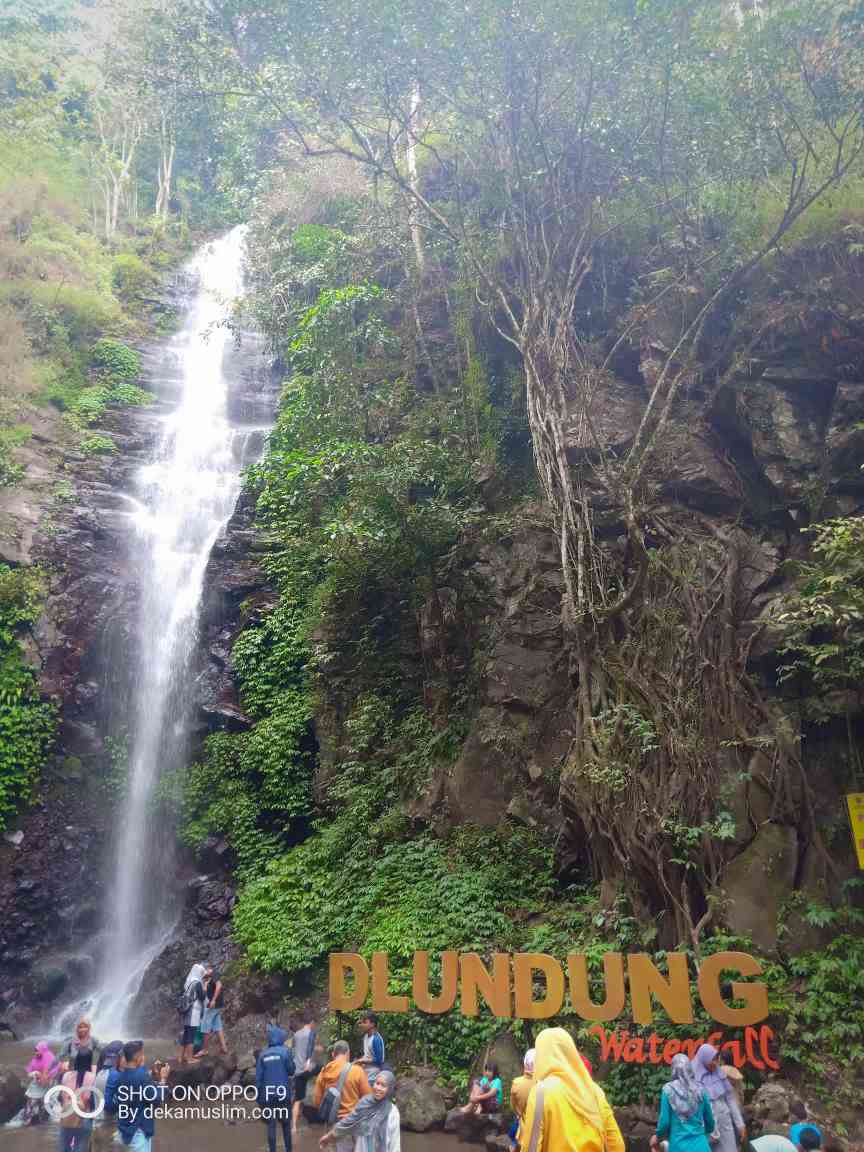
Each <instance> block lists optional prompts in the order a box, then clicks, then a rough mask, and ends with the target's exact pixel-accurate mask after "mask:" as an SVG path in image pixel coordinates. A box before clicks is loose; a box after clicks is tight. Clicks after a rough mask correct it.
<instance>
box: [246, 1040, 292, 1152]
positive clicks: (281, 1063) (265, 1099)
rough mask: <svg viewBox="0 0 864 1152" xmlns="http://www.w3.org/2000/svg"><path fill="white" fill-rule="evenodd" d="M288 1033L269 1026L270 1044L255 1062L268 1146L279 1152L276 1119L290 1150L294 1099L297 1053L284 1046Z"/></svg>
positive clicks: (257, 1088)
mask: <svg viewBox="0 0 864 1152" xmlns="http://www.w3.org/2000/svg"><path fill="white" fill-rule="evenodd" d="M286 1035H287V1034H286V1033H285V1032H283V1030H282V1029H281V1028H279V1027H277V1025H276V1024H271V1025H270V1027H269V1028H268V1029H267V1047H266V1048H265V1049H264V1050H263V1051H262V1052H261V1053H260V1055H259V1056H258V1061H257V1063H256V1065H255V1088H256V1091H257V1095H258V1105H259V1107H260V1108H262V1109H263V1110H264V1119H265V1120H266V1122H267V1146H268V1148H269V1150H270V1152H276V1122H277V1121H278V1122H279V1124H280V1125H281V1127H282V1139H283V1140H284V1141H285V1152H291V1099H292V1095H293V1092H294V1057H293V1056H292V1054H291V1053H290V1052H289V1051H288V1049H287V1048H286V1047H285V1039H286Z"/></svg>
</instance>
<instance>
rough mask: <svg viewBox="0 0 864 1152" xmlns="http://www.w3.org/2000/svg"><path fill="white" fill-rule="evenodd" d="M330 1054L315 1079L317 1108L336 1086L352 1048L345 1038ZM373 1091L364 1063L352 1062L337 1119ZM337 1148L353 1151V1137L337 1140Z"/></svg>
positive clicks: (351, 1109)
mask: <svg viewBox="0 0 864 1152" xmlns="http://www.w3.org/2000/svg"><path fill="white" fill-rule="evenodd" d="M330 1056H331V1059H330V1063H329V1064H325V1065H324V1067H323V1068H322V1069H321V1071H320V1072H319V1073H318V1079H317V1080H316V1081H315V1094H314V1096H313V1097H312V1101H313V1103H314V1105H315V1107H316V1108H320V1107H321V1101H322V1100H323V1099H324V1093H325V1092H326V1091H327V1089H328V1088H335V1087H336V1084H337V1082H338V1080H339V1075H340V1073H341V1072H342V1069H343V1068H344V1067H345V1065H346V1064H348V1063H349V1062H350V1059H351V1049H350V1048H349V1047H348V1044H347V1043H346V1042H345V1041H344V1040H337V1041H336V1043H335V1044H334V1045H333V1047H332V1048H331V1049H330ZM371 1091H372V1090H371V1089H370V1087H369V1080H368V1078H367V1076H366V1072H365V1070H364V1069H363V1065H362V1064H351V1067H350V1069H349V1072H348V1075H347V1077H346V1078H345V1084H344V1086H343V1088H342V1095H341V1097H340V1099H339V1111H338V1113H337V1119H339V1120H341V1119H343V1117H345V1116H347V1115H348V1114H349V1113H350V1112H353V1111H354V1109H355V1107H356V1106H357V1104H358V1103H359V1102H360V1101H361V1100H362V1099H363V1097H364V1096H369V1095H371ZM335 1149H336V1152H353V1150H354V1140H353V1138H352V1137H347V1138H346V1139H345V1140H339V1141H337V1143H336V1145H335Z"/></svg>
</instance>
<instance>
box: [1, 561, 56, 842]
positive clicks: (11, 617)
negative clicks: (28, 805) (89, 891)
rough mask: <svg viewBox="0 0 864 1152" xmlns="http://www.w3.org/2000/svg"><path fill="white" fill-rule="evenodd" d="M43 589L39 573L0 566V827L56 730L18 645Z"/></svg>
mask: <svg viewBox="0 0 864 1152" xmlns="http://www.w3.org/2000/svg"><path fill="white" fill-rule="evenodd" d="M42 594H43V589H42V584H41V581H40V579H39V575H38V573H36V572H33V571H32V570H29V569H24V568H9V567H7V566H6V565H0V828H4V827H5V826H6V823H7V821H8V818H9V816H10V815H11V814H12V813H13V812H14V811H15V810H16V808H17V807H18V806H19V805H20V804H21V803H23V802H24V801H25V800H27V799H28V798H29V797H30V795H31V792H32V788H33V784H34V781H35V779H36V777H37V775H38V773H39V770H40V768H41V767H42V765H43V763H44V761H45V757H46V755H47V753H48V751H49V749H50V747H51V744H52V742H53V740H54V735H55V730H56V710H55V708H54V706H53V705H52V704H50V703H47V702H45V701H43V700H42V699H41V698H40V696H39V691H38V685H37V683H36V677H35V675H34V674H33V671H32V670H31V669H30V668H29V667H28V666H27V664H26V663H25V662H24V659H23V656H22V653H21V649H20V647H19V644H18V632H19V629H21V628H22V627H24V626H26V625H28V624H32V623H34V622H35V620H36V619H37V617H38V615H39V606H40V604H41V600H42Z"/></svg>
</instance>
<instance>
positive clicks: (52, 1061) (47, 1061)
mask: <svg viewBox="0 0 864 1152" xmlns="http://www.w3.org/2000/svg"><path fill="white" fill-rule="evenodd" d="M58 1070H59V1065H58V1063H57V1057H56V1056H55V1055H54V1053H53V1052H52V1051H51V1049H50V1048H49V1047H48V1045H47V1044H46V1043H45V1041H44V1040H40V1042H39V1043H38V1044H37V1045H36V1054H35V1055H34V1057H33V1059H32V1060H31V1061H30V1063H29V1064H28V1065H27V1075H28V1077H29V1078H30V1083H29V1084H28V1085H27V1091H26V1092H25V1093H24V1095H25V1097H26V1102H25V1104H24V1112H23V1115H22V1117H21V1122H22V1123H23V1124H38V1123H39V1119H40V1116H41V1112H42V1099H43V1097H44V1096H45V1093H46V1092H47V1091H48V1089H49V1088H50V1087H51V1085H52V1084H53V1083H54V1080H55V1079H56V1076H57V1072H58Z"/></svg>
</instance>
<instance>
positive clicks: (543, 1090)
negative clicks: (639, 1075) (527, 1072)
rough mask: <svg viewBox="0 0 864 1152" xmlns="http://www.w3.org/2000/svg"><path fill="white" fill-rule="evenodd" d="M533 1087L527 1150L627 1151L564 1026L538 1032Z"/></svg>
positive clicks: (526, 1127)
mask: <svg viewBox="0 0 864 1152" xmlns="http://www.w3.org/2000/svg"><path fill="white" fill-rule="evenodd" d="M536 1053H537V1054H536V1057H535V1060H534V1087H533V1088H532V1089H531V1095H530V1096H529V1097H528V1106H527V1108H526V1109H525V1117H524V1119H523V1121H522V1148H523V1152H572V1149H574V1148H577V1149H579V1152H604V1149H605V1152H625V1149H624V1140H623V1137H622V1136H621V1130H620V1128H619V1127H618V1124H617V1122H616V1120H615V1115H614V1113H613V1112H612V1109H611V1108H610V1106H609V1102H608V1101H607V1099H606V1096H605V1094H604V1093H603V1090H602V1089H601V1088H600V1087H599V1085H597V1084H595V1083H594V1081H593V1080H592V1079H591V1075H590V1073H589V1071H588V1069H587V1068H586V1067H585V1063H584V1061H583V1060H582V1059H581V1057H580V1055H579V1049H578V1048H577V1047H576V1044H575V1043H574V1041H573V1037H572V1036H571V1035H570V1033H569V1032H565V1031H564V1029H563V1028H544V1030H543V1031H542V1032H541V1033H540V1034H539V1036H538V1037H537V1043H536Z"/></svg>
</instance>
